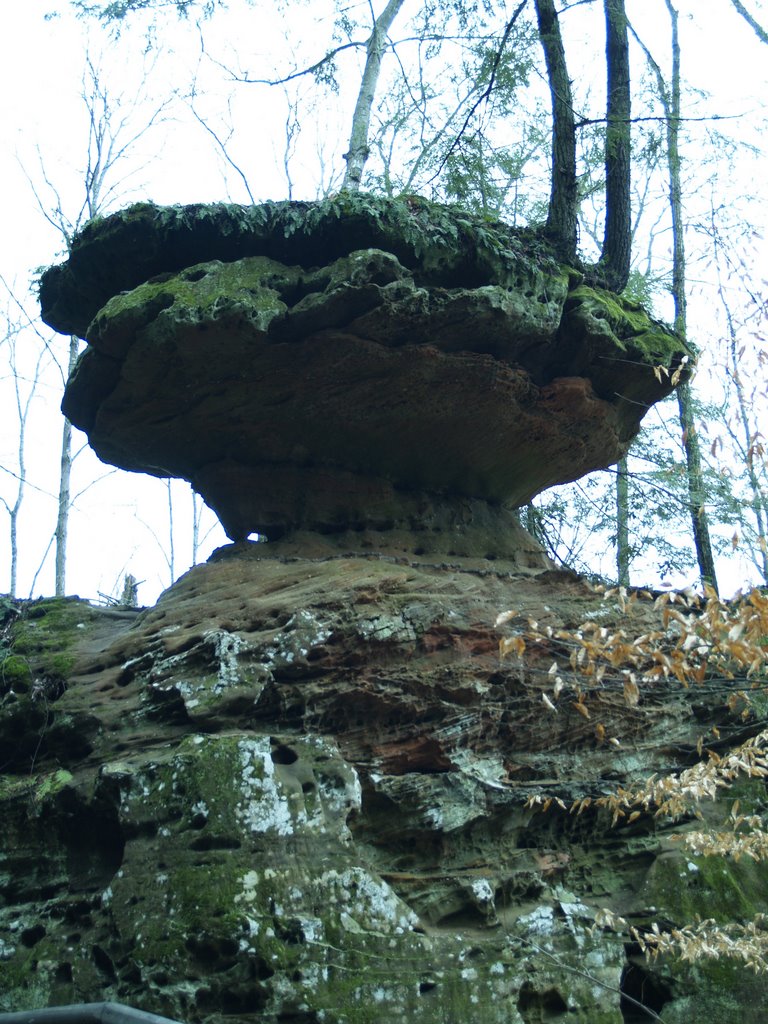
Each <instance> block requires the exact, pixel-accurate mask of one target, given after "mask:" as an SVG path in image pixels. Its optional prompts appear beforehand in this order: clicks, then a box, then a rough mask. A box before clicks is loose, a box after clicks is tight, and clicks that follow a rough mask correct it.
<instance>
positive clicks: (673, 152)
mask: <svg viewBox="0 0 768 1024" xmlns="http://www.w3.org/2000/svg"><path fill="white" fill-rule="evenodd" d="M665 2H666V5H667V10H668V11H669V16H670V19H671V23H672V94H671V96H670V95H669V92H668V91H667V90H666V89H664V90H662V91H661V98H662V103H663V105H664V112H665V114H666V115H667V162H668V165H669V202H670V207H671V210H672V297H673V299H674V302H675V330H676V331H677V332H678V334H680V336H681V337H683V338H685V337H686V334H687V312H686V296H685V234H684V227H683V187H682V178H681V173H680V165H681V159H680V146H679V135H680V38H679V35H678V28H677V10H676V9H675V7H674V6H673V4H672V3H671V0H665ZM677 403H678V407H679V411H680V426H681V427H682V431H683V448H684V450H685V461H686V466H687V471H688V500H689V504H690V511H691V527H692V530H693V541H694V545H695V547H696V559H697V561H698V564H699V575H700V576H701V580H702V583H705V584H709V586H711V587H712V588H713V589H714V590H715V591H716V592H717V589H718V587H717V575H716V573H715V559H714V555H713V553H712V543H711V540H710V531H709V516H708V515H707V509H706V504H705V499H706V494H705V489H704V475H703V473H702V468H701V447H700V445H699V437H698V434H697V432H696V425H695V423H694V417H693V399H692V396H691V388H690V385H689V384H688V383H687V382H686V381H683V383H682V384H680V385H679V387H678V389H677Z"/></svg>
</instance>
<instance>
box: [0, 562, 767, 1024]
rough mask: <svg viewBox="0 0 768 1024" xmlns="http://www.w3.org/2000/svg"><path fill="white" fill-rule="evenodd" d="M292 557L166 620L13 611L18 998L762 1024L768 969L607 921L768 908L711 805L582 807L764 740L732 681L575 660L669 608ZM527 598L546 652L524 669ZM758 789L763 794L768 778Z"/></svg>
mask: <svg viewBox="0 0 768 1024" xmlns="http://www.w3.org/2000/svg"><path fill="white" fill-rule="evenodd" d="M264 548H269V545H260V544H259V545H257V544H254V545H252V546H251V548H250V549H249V553H247V552H246V550H245V548H244V546H238V547H237V548H234V549H233V548H229V549H226V550H223V551H222V552H221V553H220V555H218V556H217V557H215V558H214V559H213V560H212V561H211V562H209V563H208V564H207V565H201V566H198V567H196V568H194V569H193V570H191V571H190V572H189V573H188V574H187V575H186V576H184V577H183V578H182V579H180V580H179V581H178V582H177V583H176V584H175V585H174V586H173V587H172V588H171V589H170V590H168V591H167V592H166V593H165V594H164V595H163V597H162V598H161V599H160V601H159V602H158V604H157V606H156V607H155V608H152V609H148V610H146V611H144V612H138V611H136V610H134V609H125V610H123V611H121V610H119V609H103V608H101V609H98V608H93V607H91V606H90V605H88V604H87V603H86V602H82V601H78V600H69V601H65V600H48V601H41V602H38V603H34V604H26V605H21V606H13V605H12V604H11V603H10V602H5V603H4V604H3V605H2V606H1V608H2V611H3V613H4V615H5V619H6V621H5V623H4V627H3V633H2V648H1V649H0V751H2V767H1V768H0V821H2V829H0V1010H23V1009H32V1008H39V1007H43V1006H47V1005H63V1004H69V1003H80V1002H100V1001H102V1000H110V1001H113V1002H119V1003H124V1004H128V1005H133V1006H136V1007H139V1008H141V1009H144V1010H149V1011H152V1012H154V1013H160V1014H163V1015H164V1016H167V1017H170V1018H172V1019H175V1020H178V1021H181V1022H185V1024H202V1022H213V1024H224V1022H229V1024H253V1022H258V1024H288V1022H293V1024H319V1022H323V1024H370V1022H376V1024H402V1022H403V1021H408V1022H412V1024H446V1022H451V1024H541V1022H544V1021H548V1022H559V1021H562V1022H565V1021H568V1022H572V1024H622V1022H623V1024H627V1022H634V1024H644V1022H646V1021H648V1020H656V1019H659V1018H660V1019H661V1020H663V1021H664V1022H665V1024H690V1022H692V1021H701V1020H704V1021H708V1022H711V1024H733V1022H734V1021H739V1022H741V1024H763V1022H764V1020H765V992H764V981H763V980H762V979H761V978H760V977H757V976H755V975H753V974H752V973H751V972H750V971H749V970H747V969H746V968H744V967H743V966H740V965H739V964H738V963H735V962H732V961H728V960H714V961H706V960H703V961H699V962H698V963H696V964H694V965H685V964H680V963H675V962H673V961H663V962H661V963H658V962H648V961H646V960H644V958H643V957H642V955H641V954H640V950H639V948H638V946H637V945H636V944H635V943H634V941H633V940H632V938H631V936H630V935H628V934H627V933H626V929H625V928H623V927H621V928H618V929H617V930H614V929H613V928H612V927H611V926H610V924H606V922H605V919H603V918H601V917H600V912H601V911H603V910H608V911H611V912H613V913H615V914H620V915H622V916H623V917H625V918H626V919H627V920H628V921H629V922H631V923H632V924H633V925H636V926H637V927H639V928H648V927H650V926H651V924H652V923H653V922H659V923H660V924H661V925H662V927H670V926H674V925H683V924H686V923H691V922H693V921H694V919H695V917H696V915H697V914H698V915H701V916H702V917H707V918H715V919H717V920H719V921H732V920H734V919H736V920H749V919H750V918H752V917H753V916H754V915H755V914H756V913H757V912H759V911H763V912H764V911H765V910H766V909H768V885H767V883H768V879H767V878H766V870H765V866H764V865H762V866H761V865H759V864H758V865H756V864H754V863H753V862H752V861H750V860H749V859H748V858H743V859H742V860H741V861H739V862H738V863H735V864H734V863H732V862H729V861H727V860H725V859H723V858H721V857H700V856H696V855H693V854H691V853H690V852H688V851H686V850H684V849H681V846H680V844H679V843H677V844H676V843H673V842H671V841H670V835H671V834H672V833H673V832H679V831H681V830H682V831H685V830H687V829H689V828H691V827H698V825H699V823H698V822H678V823H676V824H673V823H672V822H670V821H669V820H668V819H657V818H655V817H654V815H653V813H652V810H651V811H648V812H647V813H641V814H640V815H639V816H638V817H637V818H635V819H627V818H625V819H624V820H623V821H622V822H620V823H619V824H618V825H616V827H612V824H611V815H610V812H609V811H607V810H600V809H598V808H597V807H596V806H595V805H592V806H588V807H587V808H586V809H585V810H584V811H583V813H581V814H575V813H569V809H570V807H571V805H572V804H573V802H574V801H582V800H584V799H585V798H594V797H599V796H605V795H607V794H609V793H611V792H612V791H614V790H615V789H616V787H618V786H621V785H627V784H628V783H631V782H633V781H634V780H637V779H642V778H645V777H646V776H648V775H650V774H651V773H653V772H657V773H661V774H664V773H666V772H668V771H669V770H671V769H674V768H675V767H678V766H680V765H681V764H684V763H690V762H691V761H692V760H695V759H696V758H697V753H696V748H697V743H698V742H699V740H700V739H701V738H702V737H706V743H707V745H708V746H709V745H710V744H714V745H715V746H716V747H717V745H718V744H732V743H733V742H735V741H738V740H739V739H740V738H743V737H744V736H746V735H749V733H750V731H756V730H758V729H759V728H760V722H759V721H757V720H756V718H755V715H754V714H748V715H747V716H746V717H745V716H744V714H743V712H744V704H743V703H739V702H735V703H734V701H733V700H732V699H730V698H732V696H733V690H732V686H731V684H729V683H728V682H725V681H722V680H721V681H720V684H718V685H716V684H715V682H714V681H712V680H709V681H708V683H707V685H706V686H702V687H693V688H691V689H688V690H686V689H684V688H683V687H682V686H681V685H680V684H679V683H678V682H677V681H676V680H674V678H672V679H669V680H665V679H664V677H663V675H662V676H659V677H658V679H657V682H656V683H655V684H652V685H651V684H643V688H642V695H641V697H640V699H639V700H632V701H629V702H628V701H627V700H625V698H624V695H623V688H624V683H625V682H626V679H625V676H624V675H623V674H622V672H621V671H620V670H618V669H613V668H611V667H610V666H607V671H606V672H605V674H604V675H603V676H602V679H601V680H600V681H599V682H598V681H597V680H595V679H594V678H593V679H592V682H591V683H589V681H585V680H584V679H583V678H581V679H580V678H579V676H578V673H576V672H574V671H573V670H572V669H571V667H570V664H569V662H570V655H571V648H570V646H569V643H568V641H567V639H563V638H562V637H561V638H560V639H558V635H559V634H560V632H561V630H562V629H566V630H573V629H574V628H577V627H578V626H579V625H580V624H584V623H591V624H593V625H594V624H595V623H599V624H600V626H601V627H603V628H604V629H605V630H606V631H609V632H610V633H616V632H617V631H620V630H624V631H625V635H626V636H627V637H631V636H633V635H638V634H639V633H641V632H642V633H646V634H647V633H648V632H650V631H653V630H662V631H663V628H664V626H663V623H662V621H661V618H660V614H659V612H656V611H654V608H653V602H652V601H651V600H648V599H647V598H643V597H642V596H640V597H639V598H638V599H636V600H634V601H632V602H629V603H627V602H625V601H623V600H622V599H621V596H620V595H614V596H613V597H608V598H607V599H603V598H602V597H601V595H600V594H598V593H596V592H595V591H594V589H593V588H591V587H589V586H587V585H586V584H585V583H584V582H583V581H581V580H579V579H577V578H575V577H574V576H572V575H569V574H566V573H556V572H550V573H543V574H539V575H536V576H532V575H530V574H525V575H521V576H517V577H514V576H510V575H508V574H504V573H491V572H487V571H486V572H480V571H478V570H467V569H462V570H459V571H457V570H450V571H449V570H446V569H443V568H439V567H429V566H426V565H415V564H409V563H408V562H406V561H404V560H394V559H391V558H375V557H373V556H371V557H369V558H367V559H362V558H345V557H334V558H327V559H303V560H302V559H295V560H292V561H287V562H286V561H282V560H280V559H269V558H265V557H264V556H263V549H264ZM507 609H511V610H512V611H515V610H517V611H519V612H520V614H519V615H516V616H513V617H512V618H511V619H510V621H509V622H507V623H506V624H505V625H504V626H503V627H501V630H502V631H503V632H501V633H500V631H499V630H497V629H496V628H495V627H494V624H495V621H496V617H497V614H498V613H499V612H500V611H504V610H507ZM529 616H530V617H534V618H535V620H536V621H537V622H538V628H537V632H538V635H539V636H541V637H543V638H544V639H543V640H541V641H540V642H538V643H534V642H529V643H528V644H527V647H526V649H525V651H524V653H523V656H518V655H510V656H509V657H508V658H506V659H504V660H503V661H500V660H499V656H498V650H499V648H498V640H499V636H500V635H505V636H506V637H507V638H508V639H509V638H514V636H516V635H520V636H523V635H525V634H526V632H527V631H530V629H531V625H530V623H529V622H528V617H529ZM585 628H586V627H585ZM550 631H551V638H550V639H547V637H549V635H550ZM585 635H586V634H585ZM553 661H556V662H557V663H558V664H559V666H560V669H559V671H560V672H561V673H562V677H563V682H564V688H563V689H562V690H561V692H560V695H559V696H555V695H554V694H553V679H552V676H551V674H550V667H551V665H552V663H553ZM577 692H581V693H582V695H583V697H584V699H585V700H586V705H584V704H582V710H583V709H584V707H585V706H586V707H588V708H589V709H590V716H591V717H590V718H585V717H584V715H583V714H582V713H580V712H579V711H578V708H577V707H576V706H575V705H576V703H577V700H576V697H577ZM542 694H550V696H552V697H553V703H554V704H555V705H556V710H547V707H546V706H545V704H544V703H543V701H542ZM601 729H602V730H603V734H602V735H601ZM609 737H610V738H612V739H615V740H617V741H618V743H619V744H620V745H619V746H616V745H615V744H611V743H610V742H609V741H608V738H609ZM718 749H720V748H718ZM738 795H739V797H740V798H741V801H742V806H743V808H744V812H745V813H749V814H758V813H761V812H762V813H764V812H765V807H766V794H765V786H764V782H763V781H762V780H760V779H757V780H753V781H752V782H747V783H743V784H741V786H740V789H739V793H738ZM531 797H544V798H551V799H552V804H551V806H550V808H549V810H547V811H537V810H536V809H535V808H531V807H530V806H529V805H528V803H529V798H531ZM731 799H732V798H731ZM731 799H729V800H728V801H727V803H728V806H729V807H730V804H731ZM561 804H562V806H561ZM725 814H726V815H727V809H726V812H725ZM713 822H714V819H713ZM643 1007H645V1008H646V1010H648V1011H652V1013H653V1014H656V1015H658V1016H652V1015H651V1014H649V1013H648V1012H646V1010H644V1009H643Z"/></svg>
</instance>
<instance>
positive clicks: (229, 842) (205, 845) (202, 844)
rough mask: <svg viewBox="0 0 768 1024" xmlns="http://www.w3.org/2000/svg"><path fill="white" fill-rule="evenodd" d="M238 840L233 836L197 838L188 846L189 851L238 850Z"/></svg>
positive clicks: (239, 844)
mask: <svg viewBox="0 0 768 1024" xmlns="http://www.w3.org/2000/svg"><path fill="white" fill-rule="evenodd" d="M240 846H241V843H240V840H239V839H237V838H236V837H235V836H198V838H197V839H193V840H192V842H191V843H190V844H189V848H190V850H202V851H207V850H239V849H240Z"/></svg>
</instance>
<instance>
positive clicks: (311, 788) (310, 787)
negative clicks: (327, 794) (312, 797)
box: [301, 782, 317, 793]
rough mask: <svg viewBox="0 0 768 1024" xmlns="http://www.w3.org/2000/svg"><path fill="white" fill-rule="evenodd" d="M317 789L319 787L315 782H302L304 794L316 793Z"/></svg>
mask: <svg viewBox="0 0 768 1024" xmlns="http://www.w3.org/2000/svg"><path fill="white" fill-rule="evenodd" d="M316 789H317V786H316V785H315V784H314V782H302V784H301V791H302V793H314V792H315V790H316Z"/></svg>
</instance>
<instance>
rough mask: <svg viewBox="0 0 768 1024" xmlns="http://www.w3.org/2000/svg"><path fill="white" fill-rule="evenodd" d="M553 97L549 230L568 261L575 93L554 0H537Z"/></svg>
mask: <svg viewBox="0 0 768 1024" xmlns="http://www.w3.org/2000/svg"><path fill="white" fill-rule="evenodd" d="M535 3H536V17H537V18H538V22H539V35H540V36H541V45H542V47H543V49H544V60H545V62H546V65H547V78H548V80H549V92H550V96H551V99H552V190H551V193H550V197H549V211H548V213H547V224H546V232H547V235H549V237H550V238H551V240H552V242H553V243H554V245H555V246H556V248H557V249H558V252H559V253H560V256H561V257H562V259H564V260H565V261H566V262H572V261H573V260H574V258H575V256H576V239H577V215H578V199H579V197H578V188H577V181H576V125H575V122H574V117H573V97H572V95H571V81H570V79H569V77H568V67H567V65H566V61H565V48H564V47H563V39H562V36H561V34H560V22H559V21H558V17H557V11H556V10H555V4H554V0H535Z"/></svg>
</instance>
